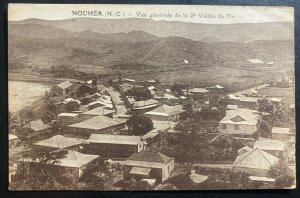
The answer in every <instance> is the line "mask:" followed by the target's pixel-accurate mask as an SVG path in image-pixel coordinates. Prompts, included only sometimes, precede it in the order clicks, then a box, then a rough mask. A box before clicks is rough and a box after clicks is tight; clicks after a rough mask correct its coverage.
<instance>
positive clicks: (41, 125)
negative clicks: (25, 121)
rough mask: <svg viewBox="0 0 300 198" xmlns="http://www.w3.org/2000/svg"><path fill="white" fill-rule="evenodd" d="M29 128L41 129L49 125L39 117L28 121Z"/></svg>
mask: <svg viewBox="0 0 300 198" xmlns="http://www.w3.org/2000/svg"><path fill="white" fill-rule="evenodd" d="M30 128H31V129H32V130H34V131H42V130H45V129H49V128H50V125H48V124H44V123H43V121H42V120H41V119H38V120H35V121H31V122H30Z"/></svg>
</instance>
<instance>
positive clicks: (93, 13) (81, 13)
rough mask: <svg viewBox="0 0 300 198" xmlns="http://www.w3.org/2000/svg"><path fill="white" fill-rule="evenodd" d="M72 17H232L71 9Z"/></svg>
mask: <svg viewBox="0 0 300 198" xmlns="http://www.w3.org/2000/svg"><path fill="white" fill-rule="evenodd" d="M71 12H72V16H73V17H114V18H126V17H136V18H151V19H154V18H158V19H164V18H178V19H179V18H185V19H187V18H190V19H193V18H199V19H233V18H234V16H233V15H232V14H215V13H203V12H182V13H178V12H174V13H173V12H172V13H171V12H167V13H163V12H151V13H146V12H134V13H132V12H124V11H102V10H72V11H71Z"/></svg>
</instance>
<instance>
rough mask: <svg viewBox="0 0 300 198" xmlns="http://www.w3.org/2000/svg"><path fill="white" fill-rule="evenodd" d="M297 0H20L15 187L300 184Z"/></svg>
mask: <svg viewBox="0 0 300 198" xmlns="http://www.w3.org/2000/svg"><path fill="white" fill-rule="evenodd" d="M294 57H295V56H294V9H293V8H292V7H259V6H256V7H255V6H252V7H251V6H204V5H125V4H124V5H117V4H115V5H112V4H105V5H101V4H97V5H93V4H68V5H67V4H9V8H8V80H9V81H8V92H9V93H8V100H9V118H8V119H9V137H8V139H9V162H8V164H9V173H8V174H9V181H8V182H9V190H11V191H31V190H99V191H101V190H104V191H124V190H125V191H135V190H150V191H152V190H224V189H226V190H234V189H243V190H247V189H292V188H295V187H296V174H295V172H296V169H295V166H296V164H295V163H296V162H295V133H296V129H295V90H294V89H295V78H294Z"/></svg>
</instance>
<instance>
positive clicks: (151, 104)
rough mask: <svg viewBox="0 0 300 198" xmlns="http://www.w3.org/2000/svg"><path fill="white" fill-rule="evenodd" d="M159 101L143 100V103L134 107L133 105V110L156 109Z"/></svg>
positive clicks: (137, 103) (138, 102)
mask: <svg viewBox="0 0 300 198" xmlns="http://www.w3.org/2000/svg"><path fill="white" fill-rule="evenodd" d="M158 103H159V102H158V101H157V100H153V99H150V100H142V101H137V102H136V103H135V104H134V105H133V109H143V108H149V107H154V106H157V105H158Z"/></svg>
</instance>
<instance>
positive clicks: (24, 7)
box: [8, 4, 294, 24]
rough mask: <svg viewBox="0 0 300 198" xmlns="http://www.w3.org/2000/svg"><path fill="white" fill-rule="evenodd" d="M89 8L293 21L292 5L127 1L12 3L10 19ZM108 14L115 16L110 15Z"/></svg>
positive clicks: (215, 19) (99, 13)
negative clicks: (165, 3) (210, 4)
mask: <svg viewBox="0 0 300 198" xmlns="http://www.w3.org/2000/svg"><path fill="white" fill-rule="evenodd" d="M84 11H85V12H84ZM86 11H89V12H90V13H93V14H92V15H89V16H88V17H92V18H102V19H121V18H148V19H149V18H150V19H153V20H165V21H182V22H192V23H208V24H231V23H262V22H293V21H294V10H293V8H292V7H258V6H251V7H250V6H203V5H125V4H123V5H113V4H102V5H101V4H97V5H95V4H68V5H67V4H47V5H46V4H9V8H8V20H9V21H20V20H25V19H29V18H38V19H45V20H63V19H70V18H78V17H86V16H84V15H83V13H86ZM108 13H112V14H113V16H107V14H108ZM138 13H140V14H143V15H138Z"/></svg>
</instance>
